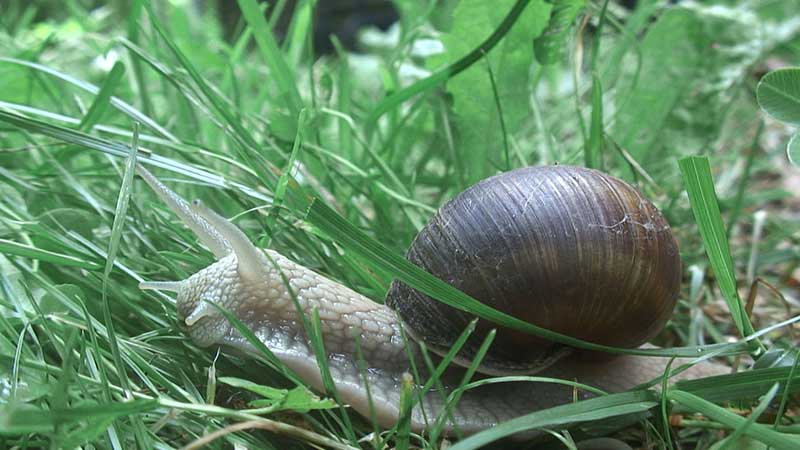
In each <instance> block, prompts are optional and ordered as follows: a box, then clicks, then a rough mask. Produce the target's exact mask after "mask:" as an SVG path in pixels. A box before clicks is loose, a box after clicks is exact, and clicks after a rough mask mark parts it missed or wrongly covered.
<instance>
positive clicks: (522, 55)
mask: <svg viewBox="0 0 800 450" xmlns="http://www.w3.org/2000/svg"><path fill="white" fill-rule="evenodd" d="M513 3H514V2H512V1H510V0H509V1H498V2H485V1H481V0H463V1H461V2H460V3H459V4H458V6H457V7H456V9H455V11H454V12H453V28H452V31H450V32H449V33H447V34H445V35H444V36H442V43H443V44H444V46H445V48H446V49H447V52H446V53H445V56H444V57H443V60H442V61H441V62H443V63H450V62H453V61H455V60H456V58H458V57H459V56H460V55H463V54H465V53H467V52H468V51H469V50H471V49H472V48H474V47H475V46H476V45H477V44H478V43H480V41H481V40H482V39H483V38H484V37H485V36H487V35H488V34H490V33H491V32H492V31H493V30H494V29H495V28H496V27H497V24H498V23H499V22H500V20H501V19H502V18H503V17H504V15H505V14H506V11H508V10H509V8H510V7H511V5H512V4H513ZM550 9H551V7H550V5H548V4H547V3H545V2H544V1H542V0H535V1H532V2H531V3H530V4H529V5H528V6H527V7H526V8H525V10H524V11H523V12H522V15H521V16H520V18H519V19H518V20H517V22H516V24H515V25H514V26H513V27H512V28H511V30H510V31H509V32H508V34H507V35H506V37H505V39H503V41H502V42H501V43H500V44H498V46H497V47H496V48H495V49H493V50H492V51H491V52H489V53H488V54H487V55H486V57H485V58H483V60H482V61H481V62H479V63H477V64H475V65H473V66H472V67H470V68H469V69H468V70H466V71H465V72H464V73H463V74H461V75H459V76H458V77H456V78H453V79H452V80H450V81H448V83H447V92H448V93H450V95H452V97H453V100H452V101H453V110H454V111H455V125H456V130H457V131H458V133H459V142H460V143H461V145H460V146H459V149H458V154H457V156H456V157H457V158H458V159H459V160H460V161H461V167H460V169H461V170H462V171H463V172H462V174H461V176H460V178H461V180H462V181H463V182H464V183H466V184H467V185H469V184H472V183H474V182H475V181H477V180H480V179H481V178H485V177H486V176H487V175H489V174H491V173H493V172H495V171H496V170H497V169H498V168H507V163H508V161H504V158H503V157H502V155H503V153H502V152H501V151H500V149H499V148H498V146H497V143H499V142H502V141H503V139H504V138H505V136H506V133H508V134H509V137H510V140H511V143H510V144H509V145H511V146H514V145H515V143H514V135H515V134H516V133H517V132H518V130H519V129H520V128H522V126H523V123H524V121H525V119H526V118H528V117H529V116H530V101H529V98H528V95H529V92H530V89H529V86H530V84H531V62H532V61H533V51H532V41H533V39H534V38H536V37H537V36H539V35H540V34H541V33H542V31H544V29H545V26H546V25H547V19H548V17H549V14H550ZM490 73H492V74H493V76H494V80H495V84H496V86H497V94H496V97H497V98H496V99H495V92H494V90H493V89H492V80H491V78H490ZM501 118H502V119H501ZM501 123H504V124H505V127H502V126H501ZM525 163H526V162H525V161H524V159H523V160H522V161H520V160H519V159H518V158H515V161H514V165H515V166H516V165H519V164H525Z"/></svg>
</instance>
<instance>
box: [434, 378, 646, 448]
mask: <svg viewBox="0 0 800 450" xmlns="http://www.w3.org/2000/svg"><path fill="white" fill-rule="evenodd" d="M657 405H658V397H657V396H656V394H655V393H653V392H650V391H634V392H625V393H622V394H612V395H607V396H604V397H598V398H592V399H589V400H584V401H580V402H576V403H572V404H569V405H563V406H557V407H555V408H550V409H545V410H542V411H537V412H535V413H532V414H527V415H524V416H520V417H517V418H515V419H511V420H509V421H506V422H503V423H501V424H498V425H497V426H495V427H493V428H490V429H488V430H485V431H482V432H480V433H477V434H474V435H472V436H470V437H468V438H466V439H464V440H463V441H460V442H458V443H456V444H455V445H453V446H452V447H450V450H474V449H478V448H482V447H483V446H484V445H487V444H490V443H492V442H494V441H497V440H499V439H502V438H505V437H508V436H511V435H513V434H516V433H520V432H523V431H530V430H536V429H541V428H549V427H555V428H557V427H559V426H561V425H569V424H575V423H580V422H588V421H595V420H600V419H605V418H608V417H615V416H621V415H626V414H633V413H638V412H643V411H647V410H648V409H650V408H653V407H655V406H657Z"/></svg>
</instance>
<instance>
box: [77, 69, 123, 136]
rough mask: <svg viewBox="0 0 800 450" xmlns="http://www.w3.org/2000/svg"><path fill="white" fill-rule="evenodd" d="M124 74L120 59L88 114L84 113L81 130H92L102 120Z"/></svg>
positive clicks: (79, 126) (79, 127)
mask: <svg viewBox="0 0 800 450" xmlns="http://www.w3.org/2000/svg"><path fill="white" fill-rule="evenodd" d="M124 74H125V66H124V65H123V64H122V62H120V61H117V62H115V63H114V67H112V68H111V72H110V73H109V74H108V76H107V77H106V81H105V82H104V83H103V86H101V87H100V92H98V93H97V96H96V97H95V98H94V101H93V102H92V105H91V106H90V107H89V110H88V111H87V112H86V115H84V116H83V119H81V123H80V125H78V129H79V130H81V131H87V130H91V129H92V127H93V126H95V124H97V123H98V122H99V121H100V119H101V118H102V117H103V115H104V114H105V112H106V109H107V108H108V105H109V102H110V101H111V97H112V95H114V91H115V90H116V89H117V85H118V84H119V82H120V80H122V75H124Z"/></svg>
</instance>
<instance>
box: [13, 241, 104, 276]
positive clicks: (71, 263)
mask: <svg viewBox="0 0 800 450" xmlns="http://www.w3.org/2000/svg"><path fill="white" fill-rule="evenodd" d="M0 253H3V254H6V255H16V256H22V257H24V258H30V259H36V260H39V261H44V262H48V263H51V264H55V265H59V266H67V267H80V268H82V269H86V270H97V269H99V268H100V267H102V266H101V265H100V264H97V263H94V262H92V261H86V260H84V259H80V258H76V257H74V256H70V255H64V254H62V253H56V252H52V251H49V250H44V249H41V248H36V247H34V246H32V245H26V244H21V243H19V242H14V241H9V240H8V239H0Z"/></svg>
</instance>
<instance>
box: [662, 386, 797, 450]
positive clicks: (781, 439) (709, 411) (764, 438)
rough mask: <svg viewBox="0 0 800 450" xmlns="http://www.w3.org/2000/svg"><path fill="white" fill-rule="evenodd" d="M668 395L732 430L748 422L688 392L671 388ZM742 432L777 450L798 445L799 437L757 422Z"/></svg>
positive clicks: (789, 449) (785, 449)
mask: <svg viewBox="0 0 800 450" xmlns="http://www.w3.org/2000/svg"><path fill="white" fill-rule="evenodd" d="M669 397H670V399H671V400H673V401H676V402H678V403H680V404H681V405H683V406H685V407H687V408H689V409H691V410H693V411H697V412H699V413H701V414H703V415H704V416H706V417H708V418H709V419H711V420H714V421H716V422H719V423H721V424H723V425H726V426H727V427H729V428H731V429H733V430H736V429H739V428H740V427H744V426H746V425H747V423H748V420H747V419H745V418H744V417H740V416H739V415H737V414H736V413H734V412H731V411H728V410H727V409H725V408H721V407H719V406H717V405H715V404H713V403H711V402H709V401H707V400H703V399H702V398H700V397H697V396H696V395H693V394H690V393H688V392H683V391H679V390H672V391H670V392H669ZM744 434H745V435H747V436H750V437H751V438H753V439H756V440H758V441H761V442H763V443H765V444H767V445H770V446H772V447H774V448H776V449H779V450H791V449H796V448H798V446H800V438H798V437H796V436H789V435H786V434H783V433H779V432H777V431H775V430H773V429H772V428H770V427H768V426H766V425H762V424H758V423H751V424H750V425H749V426H748V427H747V429H746V430H745V431H744Z"/></svg>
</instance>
